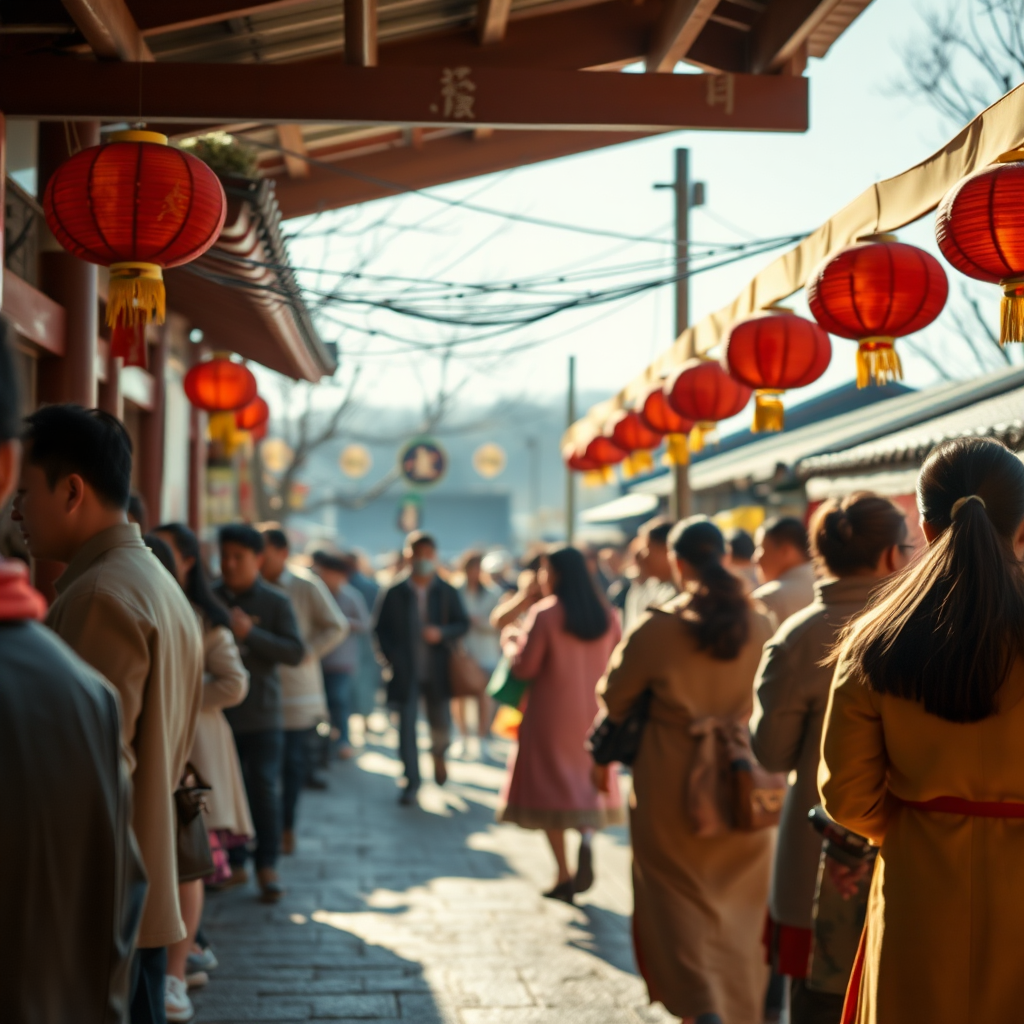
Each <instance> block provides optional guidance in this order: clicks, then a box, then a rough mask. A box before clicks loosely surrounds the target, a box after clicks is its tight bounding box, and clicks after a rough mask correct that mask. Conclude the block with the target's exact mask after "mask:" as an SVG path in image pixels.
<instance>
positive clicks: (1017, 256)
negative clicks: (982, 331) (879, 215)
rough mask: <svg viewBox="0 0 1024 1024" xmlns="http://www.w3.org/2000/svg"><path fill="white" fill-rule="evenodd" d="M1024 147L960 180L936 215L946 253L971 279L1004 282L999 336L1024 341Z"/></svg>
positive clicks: (940, 237)
mask: <svg viewBox="0 0 1024 1024" xmlns="http://www.w3.org/2000/svg"><path fill="white" fill-rule="evenodd" d="M1022 204H1024V150H1020V149H1017V150H1012V151H1011V152H1009V153H1004V154H1003V155H1002V156H1001V157H999V163H998V164H996V165H994V166H992V167H985V168H983V169H982V170H980V171H975V172H974V174H969V175H968V176H967V177H966V178H963V179H962V180H960V181H958V182H957V183H956V184H955V185H954V186H953V187H952V188H951V189H950V190H949V191H948V192H947V193H946V195H945V197H944V198H943V200H942V202H941V203H940V204H939V209H938V213H937V214H936V215H935V238H936V240H937V241H938V243H939V249H940V250H941V251H942V255H943V256H945V257H946V259H947V260H949V262H950V263H951V264H952V265H953V266H954V267H956V269H957V270H959V271H960V273H961V274H966V275H967V276H968V277H973V278H975V279H976V280H978V281H988V282H990V283H992V284H1001V285H1002V286H1003V299H1002V302H1001V303H1000V317H999V340H1000V341H1001V342H1007V341H1024V216H1022V213H1021V211H1022V208H1024V207H1022Z"/></svg>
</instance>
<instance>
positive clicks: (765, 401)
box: [722, 309, 832, 433]
mask: <svg viewBox="0 0 1024 1024" xmlns="http://www.w3.org/2000/svg"><path fill="white" fill-rule="evenodd" d="M831 360H832V343H831V342H830V341H829V337H828V335H827V334H826V333H825V331H823V330H822V329H821V328H820V327H819V326H818V325H817V324H816V323H813V322H812V321H810V320H805V319H804V318H803V317H802V316H797V315H796V314H795V313H793V312H791V311H790V310H788V309H787V310H765V312H764V313H759V314H757V315H756V316H752V317H750V318H749V319H747V320H742V321H740V323H738V324H733V326H732V327H731V328H729V332H728V334H726V336H725V351H724V354H723V356H722V365H723V367H724V368H725V369H726V370H727V371H728V372H729V374H730V375H731V376H732V377H734V378H735V379H736V380H738V381H739V382H740V383H741V384H746V385H747V387H751V388H754V389H755V391H754V427H753V429H754V432H755V433H759V432H761V431H765V430H781V429H782V428H783V426H784V424H785V413H784V410H783V407H782V399H781V395H782V394H783V392H785V391H788V390H789V389H790V388H802V387H806V386H807V385H808V384H810V383H812V382H813V381H816V380H817V379H818V378H819V377H820V376H821V375H822V374H823V373H824V372H825V370H826V369H827V368H828V364H829V363H830V362H831Z"/></svg>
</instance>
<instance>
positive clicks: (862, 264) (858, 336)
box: [807, 235, 949, 388]
mask: <svg viewBox="0 0 1024 1024" xmlns="http://www.w3.org/2000/svg"><path fill="white" fill-rule="evenodd" d="M948 295H949V281H948V280H947V279H946V272H945V271H944V270H943V269H942V264H941V263H939V261H938V260H937V259H936V258H935V257H934V256H932V255H930V254H929V253H926V252H925V251H924V250H923V249H918V248H917V246H914V245H907V244H906V243H904V242H897V241H896V236H895V235H875V236H873V237H871V238H868V239H865V240H863V241H860V242H857V243H856V244H855V245H851V246H847V248H845V249H843V250H842V251H841V252H839V253H837V254H836V255H835V256H832V257H830V258H829V259H827V260H825V261H824V262H823V263H822V264H821V265H820V266H819V267H818V269H817V270H816V271H815V272H814V274H813V275H812V277H811V279H810V281H808V282H807V303H808V305H809V306H810V307H811V313H812V314H813V315H814V319H815V320H817V321H818V323H819V324H820V325H821V326H822V327H824V328H825V330H826V331H828V332H829V333H830V334H836V335H838V336H839V337H841V338H853V339H855V340H856V341H857V342H858V346H857V387H859V388H863V387H866V386H867V385H868V384H869V383H870V382H871V381H872V380H874V381H875V383H876V384H886V383H887V382H888V381H890V380H898V379H900V378H902V376H903V368H902V366H901V365H900V358H899V355H898V354H897V353H896V349H895V347H894V346H895V340H896V338H902V337H903V336H904V335H907V334H913V333H914V332H915V331H920V330H921V329H922V328H924V327H927V326H928V324H930V323H931V322H932V321H933V320H934V319H935V318H936V317H937V316H938V315H939V314H940V313H941V312H942V307H943V306H945V304H946V297H947V296H948Z"/></svg>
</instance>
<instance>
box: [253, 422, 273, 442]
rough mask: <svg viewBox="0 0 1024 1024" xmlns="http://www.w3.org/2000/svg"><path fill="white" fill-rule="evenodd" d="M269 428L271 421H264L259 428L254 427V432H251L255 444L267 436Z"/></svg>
mask: <svg viewBox="0 0 1024 1024" xmlns="http://www.w3.org/2000/svg"><path fill="white" fill-rule="evenodd" d="M269 426H270V420H264V421H263V422H262V423H261V424H260V425H259V426H258V427H253V428H252V430H250V431H249V433H250V435H251V436H252V439H253V443H258V442H260V441H262V440H263V438H265V437H266V436H267V429H268V428H269Z"/></svg>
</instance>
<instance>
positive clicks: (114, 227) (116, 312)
mask: <svg viewBox="0 0 1024 1024" xmlns="http://www.w3.org/2000/svg"><path fill="white" fill-rule="evenodd" d="M43 209H44V211H45V213H46V223H47V225H48V226H49V228H50V230H51V231H52V232H53V235H54V237H55V238H56V239H57V241H58V242H60V244H61V245H62V246H63V247H64V248H65V249H67V251H68V252H70V253H71V254H72V255H73V256H77V257H78V258H79V259H81V260H85V261H87V262H89V263H98V264H100V265H101V266H105V267H109V268H110V285H109V290H108V294H107V323H108V324H109V325H110V327H112V328H113V333H112V336H111V355H114V356H121V357H122V358H124V359H125V361H126V363H128V365H145V343H144V340H143V334H144V331H145V326H146V324H149V323H157V324H159V323H163V321H164V314H165V305H166V304H165V296H164V284H163V273H162V271H163V270H164V269H166V268H167V267H177V266H180V265H181V264H183V263H188V262H190V261H191V260H194V259H196V258H197V257H198V256H201V255H202V254H203V253H204V252H206V250H207V249H209V248H210V246H211V245H213V243H214V242H215V241H216V240H217V237H218V236H219V235H220V231H221V228H222V227H223V226H224V217H225V214H226V213H227V200H226V198H225V196H224V189H223V188H222V187H221V183H220V180H219V179H218V178H217V175H216V174H214V173H213V171H211V170H210V168H209V167H207V166H206V164H204V163H203V162H202V161H201V160H198V159H196V158H195V157H194V156H191V155H190V154H188V153H185V152H183V151H182V150H180V149H175V148H173V147H172V146H168V145H167V136H166V135H161V134H159V133H158V132H145V131H124V132H114V133H113V134H112V135H111V136H110V141H109V142H107V143H105V144H104V145H101V146H92V147H90V148H89V149H83V150H81V151H80V152H79V153H76V154H75V155H74V156H72V157H71V158H70V159H68V160H66V161H65V162H64V163H63V164H61V166H60V167H58V168H57V170H56V171H54V173H53V175H52V176H51V177H50V180H49V182H47V185H46V192H45V193H44V195H43Z"/></svg>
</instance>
